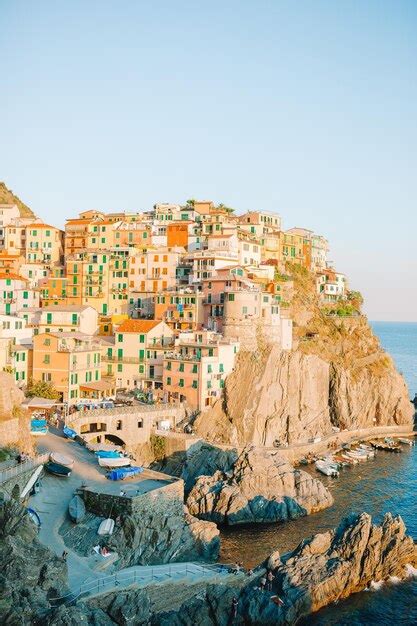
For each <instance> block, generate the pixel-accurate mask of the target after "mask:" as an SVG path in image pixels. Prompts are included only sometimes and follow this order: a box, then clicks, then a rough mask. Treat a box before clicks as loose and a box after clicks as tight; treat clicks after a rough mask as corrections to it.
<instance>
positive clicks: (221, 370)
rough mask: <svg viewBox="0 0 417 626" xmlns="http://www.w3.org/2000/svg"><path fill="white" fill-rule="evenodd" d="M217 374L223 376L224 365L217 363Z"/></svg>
mask: <svg viewBox="0 0 417 626" xmlns="http://www.w3.org/2000/svg"><path fill="white" fill-rule="evenodd" d="M219 372H220V373H221V374H223V372H224V365H223V363H219Z"/></svg>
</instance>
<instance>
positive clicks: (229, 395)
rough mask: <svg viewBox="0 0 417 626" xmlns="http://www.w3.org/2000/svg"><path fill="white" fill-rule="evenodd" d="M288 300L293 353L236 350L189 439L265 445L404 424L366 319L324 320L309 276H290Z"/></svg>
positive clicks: (404, 401)
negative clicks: (220, 391) (219, 392)
mask: <svg viewBox="0 0 417 626" xmlns="http://www.w3.org/2000/svg"><path fill="white" fill-rule="evenodd" d="M294 294H295V295H294V301H293V304H292V308H291V311H290V314H291V316H292V318H293V319H294V322H295V324H294V334H295V343H294V346H295V349H294V350H293V351H291V352H285V351H282V350H280V348H279V346H278V345H277V344H274V345H266V344H263V343H261V342H260V343H259V345H258V349H257V350H256V351H253V352H251V351H241V352H240V353H239V355H238V357H237V362H236V367H235V370H234V371H233V372H232V373H231V374H230V376H228V378H227V379H226V384H225V390H224V396H223V398H221V399H220V400H218V402H217V403H216V404H215V405H214V407H213V408H212V409H211V410H209V411H206V412H204V413H202V414H201V416H200V417H198V418H197V420H196V422H195V429H196V432H197V434H198V435H200V436H201V437H203V438H205V439H207V440H209V441H211V442H215V443H226V444H233V445H246V444H247V443H249V442H252V443H254V444H256V445H261V446H262V445H264V446H271V445H272V444H273V442H274V441H275V440H279V441H280V442H281V443H289V444H293V443H297V442H304V443H306V442H307V441H308V440H309V439H310V438H311V437H316V436H323V435H327V434H330V433H331V432H332V427H338V428H340V429H345V428H348V429H357V428H371V427H373V426H380V425H400V424H404V425H408V424H409V425H410V426H411V423H412V416H413V407H412V404H411V402H410V401H409V397H408V395H409V394H408V390H407V386H406V384H405V381H404V379H403V377H402V376H401V375H400V374H399V373H398V372H397V370H396V369H395V366H394V364H393V362H392V360H391V358H390V357H389V356H388V355H387V354H386V353H385V352H384V351H383V350H382V348H381V346H380V344H379V342H378V339H377V338H376V337H375V336H374V335H373V333H372V330H371V328H370V327H369V325H368V322H367V321H366V319H365V318H364V317H363V316H361V315H357V316H356V317H350V318H346V319H343V318H340V319H339V318H336V317H334V316H329V315H326V314H325V313H324V312H323V310H322V308H321V307H320V306H319V303H318V301H317V295H316V293H315V287H314V283H313V279H312V277H308V276H303V279H302V280H301V279H300V278H299V277H298V280H296V281H295V290H294Z"/></svg>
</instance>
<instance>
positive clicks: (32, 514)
mask: <svg viewBox="0 0 417 626" xmlns="http://www.w3.org/2000/svg"><path fill="white" fill-rule="evenodd" d="M26 510H27V512H28V515H29V517H30V519H31V520H32V522H33V523H34V524H35V526H37V527H38V528H40V527H41V525H42V522H41V518H40V517H39V515H38V514H37V512H36V511H35V509H29V508H27V509H26Z"/></svg>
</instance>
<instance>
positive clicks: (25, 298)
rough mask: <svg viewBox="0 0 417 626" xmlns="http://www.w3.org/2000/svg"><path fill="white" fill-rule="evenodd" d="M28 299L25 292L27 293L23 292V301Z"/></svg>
mask: <svg viewBox="0 0 417 626" xmlns="http://www.w3.org/2000/svg"><path fill="white" fill-rule="evenodd" d="M28 297H29V294H28V292H27V291H24V292H23V300H27V299H28Z"/></svg>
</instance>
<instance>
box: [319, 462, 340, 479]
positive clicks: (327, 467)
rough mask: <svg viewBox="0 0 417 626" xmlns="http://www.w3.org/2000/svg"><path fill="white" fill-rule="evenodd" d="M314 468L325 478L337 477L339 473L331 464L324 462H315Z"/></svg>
mask: <svg viewBox="0 0 417 626" xmlns="http://www.w3.org/2000/svg"><path fill="white" fill-rule="evenodd" d="M315 466H316V470H317V471H318V472H321V473H322V474H324V475H325V476H339V472H338V470H337V469H335V468H334V466H333V464H330V463H326V461H316V463H315Z"/></svg>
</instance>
